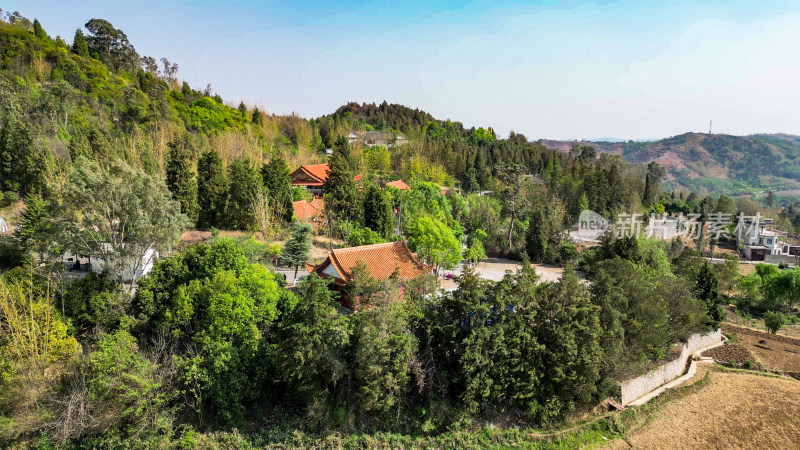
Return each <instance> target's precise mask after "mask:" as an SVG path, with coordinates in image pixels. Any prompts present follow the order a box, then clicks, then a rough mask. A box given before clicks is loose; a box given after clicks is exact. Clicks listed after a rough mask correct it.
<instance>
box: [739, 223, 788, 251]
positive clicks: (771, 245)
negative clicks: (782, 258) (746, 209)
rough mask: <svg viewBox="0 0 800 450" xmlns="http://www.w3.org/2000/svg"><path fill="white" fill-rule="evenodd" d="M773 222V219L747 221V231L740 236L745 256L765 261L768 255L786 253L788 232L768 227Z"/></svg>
mask: <svg viewBox="0 0 800 450" xmlns="http://www.w3.org/2000/svg"><path fill="white" fill-rule="evenodd" d="M772 223H773V222H772V219H760V220H756V221H749V220H748V221H746V222H745V232H744V234H743V236H741V238H740V239H741V243H742V245H743V248H742V253H744V257H745V258H747V259H751V260H755V261H763V260H764V257H765V256H766V255H772V256H775V255H783V254H784V249H785V248H786V244H785V242H783V238H784V237H785V236H786V234H784V233H781V232H779V231H774V230H769V229H767V227H768V226H770V225H772ZM787 250H788V249H787Z"/></svg>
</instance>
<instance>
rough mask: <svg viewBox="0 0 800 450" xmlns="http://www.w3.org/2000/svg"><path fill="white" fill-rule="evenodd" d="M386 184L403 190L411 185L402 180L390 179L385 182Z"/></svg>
mask: <svg viewBox="0 0 800 450" xmlns="http://www.w3.org/2000/svg"><path fill="white" fill-rule="evenodd" d="M386 185H387V186H391V187H393V188H397V189H400V190H401V191H405V190H408V189H411V186H409V185H408V184H406V182H405V181H403V180H397V181H390V182H388V183H386Z"/></svg>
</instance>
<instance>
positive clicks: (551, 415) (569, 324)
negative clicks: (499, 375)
mask: <svg viewBox="0 0 800 450" xmlns="http://www.w3.org/2000/svg"><path fill="white" fill-rule="evenodd" d="M533 308H534V309H535V315H534V313H530V314H531V316H533V317H539V318H543V319H544V320H533V321H532V322H533V323H534V324H535V326H534V330H533V333H532V334H533V335H534V337H535V339H536V342H538V343H539V345H541V346H542V351H541V352H540V353H539V354H538V355H536V357H535V358H536V360H535V362H533V364H531V365H532V366H533V367H535V368H536V369H538V372H539V376H540V384H539V385H538V386H537V391H538V392H537V393H536V396H535V397H534V398H533V399H531V400H532V401H531V404H530V405H529V406H528V407H529V409H530V411H531V415H535V416H536V417H538V418H539V419H540V420H543V421H553V420H560V419H563V418H564V417H565V415H566V414H568V413H570V412H572V411H573V410H575V409H576V408H577V407H579V406H584V405H588V404H590V403H591V402H592V401H593V400H595V399H596V394H597V392H598V382H599V381H600V377H601V367H603V362H604V354H603V350H602V348H601V346H600V337H601V336H602V333H603V328H602V327H601V325H600V308H599V307H598V306H596V305H594V304H593V303H592V301H591V297H590V295H589V291H588V289H587V288H586V287H585V286H583V285H582V284H581V283H580V281H579V280H578V278H577V277H576V276H575V274H574V273H573V272H572V271H571V270H569V269H568V270H567V271H565V272H564V275H563V276H562V277H561V279H560V280H559V281H558V283H555V284H550V285H547V287H546V288H544V289H542V295H540V296H539V301H538V302H537V303H535V304H534V305H533Z"/></svg>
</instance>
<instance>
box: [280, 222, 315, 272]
mask: <svg viewBox="0 0 800 450" xmlns="http://www.w3.org/2000/svg"><path fill="white" fill-rule="evenodd" d="M310 251H311V225H309V224H307V223H299V222H298V223H294V224H293V225H292V237H291V239H289V241H287V242H286V246H285V247H284V248H283V254H282V255H281V259H283V261H284V263H285V264H286V265H288V266H289V267H294V281H293V282H294V283H297V269H298V268H299V267H300V266H302V265H303V264H305V262H306V261H308V257H309V252H310Z"/></svg>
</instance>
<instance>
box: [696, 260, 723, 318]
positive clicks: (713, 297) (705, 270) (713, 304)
mask: <svg viewBox="0 0 800 450" xmlns="http://www.w3.org/2000/svg"><path fill="white" fill-rule="evenodd" d="M695 297H696V298H697V299H698V300H700V301H702V302H704V303H705V305H706V309H707V310H708V316H709V318H710V319H711V320H710V323H709V325H711V326H712V327H714V328H716V327H718V326H719V323H720V322H721V321H722V318H723V317H724V315H723V311H722V308H721V307H720V299H719V281H718V280H717V276H716V275H715V274H714V271H713V270H712V269H711V266H710V265H709V264H708V262H706V263H705V264H703V266H702V267H700V271H699V272H698V273H697V281H696V283H695Z"/></svg>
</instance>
